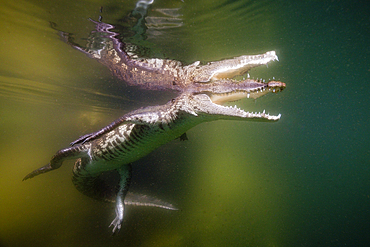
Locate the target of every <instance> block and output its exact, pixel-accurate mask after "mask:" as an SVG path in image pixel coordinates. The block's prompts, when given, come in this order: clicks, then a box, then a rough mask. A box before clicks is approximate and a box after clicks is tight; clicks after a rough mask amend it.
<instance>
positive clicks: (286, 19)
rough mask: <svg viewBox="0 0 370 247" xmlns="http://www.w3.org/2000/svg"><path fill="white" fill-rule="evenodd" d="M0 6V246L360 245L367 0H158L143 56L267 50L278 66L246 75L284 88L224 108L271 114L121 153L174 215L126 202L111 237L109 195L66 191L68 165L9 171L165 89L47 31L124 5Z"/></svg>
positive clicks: (367, 162)
mask: <svg viewBox="0 0 370 247" xmlns="http://www.w3.org/2000/svg"><path fill="white" fill-rule="evenodd" d="M0 2H1V7H0V35H1V39H0V64H1V66H0V198H1V199H0V246H40V247H41V246H368V244H369V242H370V234H369V233H370V151H369V144H370V141H369V137H370V135H369V134H370V131H369V120H370V113H369V112H370V111H369V109H370V102H369V92H370V85H369V84H370V62H369V61H370V45H369V44H370V43H369V40H370V15H369V13H370V4H369V3H368V2H367V1H356V0H354V1H340V0H338V1H335V0H330V1H329V0H323V1H315V0H305V1H304V0H302V1H292V0H290V1H282V0H279V1H272V0H260V1H249V0H243V1H230V0H216V1H210V0H198V1H194V0H183V1H181V0H173V1H165V0H156V1H155V2H154V3H153V4H152V5H151V6H150V8H149V10H148V17H147V19H146V24H147V27H148V29H147V30H146V37H145V38H146V39H145V40H143V41H142V42H143V44H144V45H148V47H149V48H150V50H151V52H152V53H153V54H154V56H157V57H166V58H170V59H176V60H180V61H182V62H183V63H186V64H188V63H192V62H194V61H198V60H200V61H202V62H209V61H214V60H221V59H225V58H231V57H234V56H240V55H252V54H260V53H264V52H266V51H270V50H275V51H276V53H277V55H278V57H279V62H277V61H276V62H273V63H270V64H269V65H268V67H267V66H263V67H260V68H258V69H254V70H252V71H250V75H251V77H254V78H265V79H269V78H273V77H275V78H276V79H278V80H281V81H283V82H285V83H286V84H287V88H286V89H285V90H284V91H283V92H281V93H278V94H269V95H267V96H264V97H262V98H258V99H257V100H251V99H243V100H241V101H238V102H236V104H237V105H238V107H240V108H242V109H245V110H248V111H262V110H264V109H266V111H267V112H269V113H270V114H279V113H281V114H282V117H281V120H280V121H278V122H276V123H258V122H241V121H240V122H237V121H217V122H211V123H204V124H201V125H198V126H197V127H195V128H193V129H191V130H190V131H188V133H187V136H188V138H189V140H188V141H185V142H180V141H179V140H174V141H173V142H171V143H168V144H167V145H164V146H162V147H161V148H159V149H158V150H156V151H154V152H153V153H152V154H150V155H148V156H147V157H145V158H143V159H141V160H139V161H137V162H135V163H134V164H133V180H132V184H131V187H130V191H134V192H139V193H143V194H148V195H151V196H155V197H158V198H161V199H162V200H165V201H168V202H170V203H173V204H174V205H175V206H176V207H178V208H179V209H180V210H178V211H167V210H163V209H157V208H144V207H128V210H127V215H126V217H125V221H124V224H123V228H122V229H121V232H119V234H116V236H113V237H112V236H111V229H109V228H108V226H109V224H110V222H111V221H112V220H113V218H114V205H113V204H107V203H104V202H99V201H95V200H93V199H90V198H88V197H86V196H84V195H82V194H80V193H79V192H78V191H77V190H76V189H75V188H74V186H73V184H72V182H71V177H72V173H71V169H72V166H73V162H72V161H71V162H65V164H64V165H63V166H62V167H61V168H60V169H58V170H56V171H53V172H50V173H47V174H45V175H42V176H38V177H36V178H34V179H32V180H27V181H24V182H22V179H23V177H24V176H25V175H27V174H28V173H29V172H31V171H33V170H34V169H36V168H39V167H41V166H43V165H45V164H47V163H48V162H49V160H50V158H51V157H52V155H54V154H55V152H56V151H58V150H59V149H61V148H64V147H67V146H68V145H69V143H70V142H71V141H73V140H75V139H77V138H78V137H79V136H80V135H83V134H86V133H90V132H93V131H96V130H98V129H100V128H101V127H103V126H105V125H106V124H108V123H110V122H112V121H113V120H115V119H116V118H118V117H120V116H122V115H123V114H125V113H127V112H129V111H132V110H134V109H137V108H139V107H143V106H148V105H156V104H164V103H165V102H167V101H168V100H170V99H171V97H173V94H172V93H171V92H158V91H157V92H154V91H153V92H151V91H145V90H140V89H138V88H135V87H128V86H127V85H125V83H124V82H123V81H119V80H118V79H116V78H114V77H113V76H112V74H111V72H110V71H109V70H108V69H107V68H106V67H104V66H103V65H101V64H99V63H98V62H96V61H94V60H92V59H90V58H88V57H87V56H86V55H84V54H83V53H81V52H79V51H77V50H75V49H72V48H71V47H70V46H68V45H67V44H65V43H64V42H62V41H61V39H60V37H59V36H58V33H57V31H56V30H55V29H53V28H51V26H54V27H56V28H57V29H58V30H63V31H65V32H69V33H72V34H74V36H75V38H76V41H78V42H79V43H81V44H85V42H86V39H87V37H88V35H89V34H90V32H91V31H92V30H93V29H94V25H93V23H92V22H90V21H89V18H91V19H93V20H98V19H99V16H102V18H103V21H104V22H106V23H110V24H113V25H114V24H119V23H121V22H122V18H123V17H125V16H126V15H127V13H129V12H130V11H131V10H133V9H134V8H135V4H136V1H131V0H130V1H117V0H91V1H82V0H74V1H70V0H67V1H45V0H29V1H27V0H17V1H5V0H1V1H0ZM163 10H166V11H163ZM234 104H235V103H234V102H233V103H232V105H234Z"/></svg>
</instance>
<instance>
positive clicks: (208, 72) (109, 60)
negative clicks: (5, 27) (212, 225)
mask: <svg viewBox="0 0 370 247" xmlns="http://www.w3.org/2000/svg"><path fill="white" fill-rule="evenodd" d="M95 24H96V31H94V32H92V35H91V37H90V38H89V44H88V45H87V47H84V48H83V47H81V46H79V45H77V44H76V43H74V42H73V38H72V37H71V35H69V34H68V33H62V36H63V37H64V40H65V41H66V42H67V43H68V44H70V45H71V46H72V47H74V48H76V49H78V50H80V51H82V52H84V53H85V54H87V55H88V56H90V57H91V58H94V59H97V60H98V61H99V62H100V63H102V64H104V65H105V66H107V67H108V68H109V69H110V70H111V71H112V72H113V74H114V75H115V76H117V77H118V78H119V79H122V80H124V81H125V82H126V83H128V84H130V85H136V86H140V87H142V88H145V89H149V90H157V89H168V90H177V91H178V92H179V95H178V96H177V97H176V98H174V99H172V100H171V101H169V102H168V103H167V104H165V105H158V106H148V107H145V108H141V109H138V110H136V111H133V112H130V113H128V114H126V115H124V116H122V117H121V118H119V119H117V120H116V121H114V122H112V123H111V124H109V125H107V126H106V127H104V128H102V129H101V130H99V131H97V132H94V133H91V134H87V135H84V136H82V137H80V138H79V139H77V140H76V141H74V142H72V143H71V147H68V148H65V149H61V150H59V151H58V152H57V153H56V154H55V155H54V156H53V157H52V159H51V161H50V163H49V164H47V165H46V166H43V167H41V168H39V169H37V170H35V171H33V172H31V173H30V174H28V175H27V176H26V177H25V178H24V179H23V180H26V179H29V178H32V177H34V176H37V175H40V174H43V173H46V172H49V171H52V170H55V169H58V168H59V167H60V166H61V165H62V163H63V162H64V161H65V160H68V159H74V160H77V161H76V163H75V166H74V168H73V183H74V185H75V186H76V188H77V189H78V190H79V191H80V192H82V193H84V194H85V195H87V196H90V197H93V198H96V199H102V200H105V201H115V202H116V217H115V219H114V220H113V221H112V223H111V225H110V226H113V233H115V232H117V231H119V230H120V229H121V225H122V221H123V219H124V212H125V204H133V205H144V206H155V207H161V208H166V209H175V208H174V207H173V206H172V205H171V204H168V203H165V202H162V201H160V200H158V199H155V198H154V199H153V198H150V197H147V196H135V195H132V194H130V193H128V189H129V185H130V180H131V163H132V162H134V161H136V160H138V159H140V158H142V157H144V156H146V155H147V154H149V153H150V152H152V151H153V150H155V149H156V148H158V147H159V146H161V145H163V144H165V143H167V142H169V141H171V140H174V139H176V138H179V137H181V138H183V136H184V133H185V132H186V131H187V130H189V129H191V128H192V127H194V126H196V125H198V124H200V123H203V122H209V121H215V120H219V119H225V120H252V121H272V122H274V121H277V120H279V119H280V114H279V115H277V116H273V115H269V114H266V113H265V111H263V112H262V113H261V112H259V113H257V112H256V113H253V112H246V111H243V110H241V109H239V108H237V107H236V106H235V107H228V106H222V104H224V103H225V102H229V101H235V100H238V99H241V98H254V99H255V98H258V97H260V96H262V95H265V94H266V93H268V92H278V91H281V90H283V89H284V88H285V83H283V82H280V81H270V82H267V83H264V82H262V81H258V80H252V79H249V78H248V79H243V80H241V81H236V80H233V79H228V78H233V77H235V76H237V75H242V74H245V73H247V72H248V71H249V70H250V69H251V68H254V67H256V66H260V65H265V64H267V63H269V62H271V61H274V60H277V56H276V54H275V52H274V51H269V52H266V53H264V54H260V55H251V56H240V57H236V58H233V59H227V60H222V61H216V62H211V63H208V64H206V65H200V63H199V62H194V63H192V64H190V65H187V66H184V65H183V64H182V63H181V62H179V61H175V60H169V59H158V58H152V59H144V58H138V57H137V56H135V55H133V54H132V53H130V52H129V51H128V50H127V47H129V45H128V44H125V43H123V42H121V41H120V40H119V39H118V38H117V36H118V34H117V33H115V32H113V31H111V29H112V28H113V26H112V25H110V24H105V23H102V22H95ZM102 40H103V41H102ZM94 47H99V49H97V48H94ZM106 171H117V172H118V173H119V175H120V181H119V184H118V185H117V186H113V187H112V186H111V185H109V184H108V183H106V181H104V180H103V179H101V177H100V176H101V174H102V173H103V172H106Z"/></svg>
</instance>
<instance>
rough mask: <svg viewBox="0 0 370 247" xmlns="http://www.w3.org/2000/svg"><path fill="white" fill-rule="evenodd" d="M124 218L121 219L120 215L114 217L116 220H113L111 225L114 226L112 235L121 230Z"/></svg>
mask: <svg viewBox="0 0 370 247" xmlns="http://www.w3.org/2000/svg"><path fill="white" fill-rule="evenodd" d="M122 220H123V219H120V218H119V216H118V215H117V216H116V218H114V220H113V221H112V223H110V225H109V227H111V226H113V230H112V232H113V233H112V235H114V234H116V233H117V232H119V231H120V230H121V224H122Z"/></svg>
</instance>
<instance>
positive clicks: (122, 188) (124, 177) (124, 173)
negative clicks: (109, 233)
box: [109, 164, 131, 234]
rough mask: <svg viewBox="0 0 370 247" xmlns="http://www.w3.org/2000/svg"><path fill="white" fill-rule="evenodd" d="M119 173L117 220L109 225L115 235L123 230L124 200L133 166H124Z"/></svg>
mask: <svg viewBox="0 0 370 247" xmlns="http://www.w3.org/2000/svg"><path fill="white" fill-rule="evenodd" d="M118 172H119V174H120V177H121V178H120V182H119V190H118V193H117V197H116V208H115V211H116V218H114V220H113V221H112V223H111V224H110V225H109V227H111V226H113V234H115V233H116V232H119V230H120V229H121V224H122V221H123V217H124V214H125V203H124V200H125V197H126V194H127V191H128V189H129V187H130V182H131V164H128V165H124V166H122V167H121V168H120V169H118Z"/></svg>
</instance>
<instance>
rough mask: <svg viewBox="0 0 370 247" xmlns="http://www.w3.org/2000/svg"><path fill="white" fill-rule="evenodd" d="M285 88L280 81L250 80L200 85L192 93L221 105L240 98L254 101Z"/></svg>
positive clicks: (223, 81)
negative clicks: (205, 96) (204, 96)
mask: <svg viewBox="0 0 370 247" xmlns="http://www.w3.org/2000/svg"><path fill="white" fill-rule="evenodd" d="M285 87H286V85H285V83H284V82H281V81H269V82H266V83H265V82H261V81H256V80H252V79H246V80H242V81H235V80H219V81H214V82H211V83H207V84H203V83H202V84H200V85H198V86H196V87H195V90H194V91H195V93H205V94H207V95H208V96H209V97H210V99H211V100H212V102H213V103H215V104H219V105H221V104H223V103H226V102H230V101H236V100H239V99H242V98H253V99H256V98H258V97H261V96H263V95H265V94H267V93H269V92H272V93H277V92H280V91H282V90H283V89H284V88H285ZM192 91H193V90H192Z"/></svg>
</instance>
